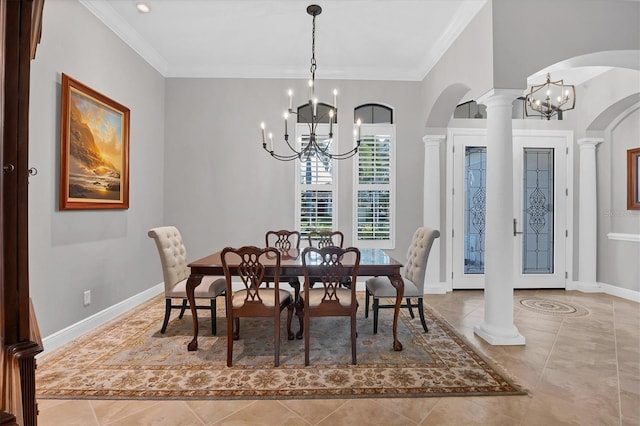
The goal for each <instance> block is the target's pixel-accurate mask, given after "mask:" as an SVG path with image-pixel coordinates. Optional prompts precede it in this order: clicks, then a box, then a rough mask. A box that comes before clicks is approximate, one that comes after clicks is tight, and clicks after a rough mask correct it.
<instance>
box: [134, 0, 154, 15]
mask: <svg viewBox="0 0 640 426" xmlns="http://www.w3.org/2000/svg"><path fill="white" fill-rule="evenodd" d="M136 8H137V9H138V12H140V13H149V12H151V6H149V3H146V2H143V1H139V2H137V3H136Z"/></svg>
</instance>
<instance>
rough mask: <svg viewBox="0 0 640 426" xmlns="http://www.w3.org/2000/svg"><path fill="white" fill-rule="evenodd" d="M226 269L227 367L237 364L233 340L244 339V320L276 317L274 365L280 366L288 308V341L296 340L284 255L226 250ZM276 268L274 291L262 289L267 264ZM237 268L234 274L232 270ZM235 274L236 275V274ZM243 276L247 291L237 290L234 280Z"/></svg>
mask: <svg viewBox="0 0 640 426" xmlns="http://www.w3.org/2000/svg"><path fill="white" fill-rule="evenodd" d="M221 257H222V269H223V270H224V276H225V278H226V282H227V286H226V291H227V366H228V367H231V365H232V363H233V341H234V340H238V339H239V338H240V318H241V317H272V318H273V346H274V354H273V356H274V365H275V366H276V367H277V366H278V365H280V314H281V312H282V311H283V310H284V309H285V308H287V338H288V339H289V340H293V338H294V336H293V333H292V332H291V319H292V318H293V307H294V305H293V303H294V301H293V297H292V296H291V293H289V292H288V291H286V290H281V289H280V252H279V251H278V250H277V249H275V248H273V247H267V248H259V247H255V246H244V247H240V248H232V247H226V248H225V249H223V250H222V253H221ZM268 258H269V259H270V264H272V265H273V267H274V271H275V272H274V275H273V288H266V287H261V284H262V283H263V282H264V277H265V265H264V263H263V262H265V260H266V259H268ZM231 268H233V271H231ZM232 272H233V273H232ZM233 276H238V277H240V280H241V281H242V284H243V288H242V289H240V290H236V291H233V288H232V278H233Z"/></svg>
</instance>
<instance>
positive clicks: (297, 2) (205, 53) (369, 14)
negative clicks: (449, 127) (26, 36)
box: [80, 0, 486, 81]
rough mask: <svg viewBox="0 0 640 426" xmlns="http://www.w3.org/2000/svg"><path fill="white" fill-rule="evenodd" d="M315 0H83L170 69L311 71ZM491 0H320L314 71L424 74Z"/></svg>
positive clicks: (323, 74) (193, 73) (268, 73)
mask: <svg viewBox="0 0 640 426" xmlns="http://www.w3.org/2000/svg"><path fill="white" fill-rule="evenodd" d="M312 2H313V0H304V1H302V0H147V1H145V3H147V4H148V5H149V6H150V7H151V12H150V13H147V14H143V13H140V12H138V11H137V9H136V3H137V1H136V0H80V3H82V4H83V5H84V6H85V7H87V9H89V10H90V11H91V12H92V13H93V14H94V15H96V16H97V17H98V18H99V19H100V20H101V21H102V22H104V24H105V25H107V26H108V27H109V28H111V29H112V30H113V31H114V32H115V33H116V34H117V35H118V36H119V37H120V38H122V40H124V41H125V42H126V43H127V44H128V45H129V46H131V47H132V48H133V49H134V50H135V51H136V52H137V53H138V54H140V56H142V57H143V58H144V59H145V60H146V61H147V62H148V63H149V64H151V65H152V66H153V67H154V68H155V69H157V70H158V71H159V72H160V73H161V74H162V75H163V76H165V77H218V78H224V77H233V78H239V77H245V78H309V75H310V71H309V68H310V60H311V28H312V17H311V16H310V15H308V14H307V12H306V8H307V6H308V5H309V4H312ZM485 2H486V0H321V1H318V2H317V4H319V5H320V6H321V7H322V9H323V10H322V13H321V14H320V15H319V16H317V18H316V55H315V56H316V61H317V71H316V77H317V78H321V79H358V80H407V81H420V80H422V79H423V78H424V76H425V75H426V74H427V73H428V71H429V70H430V69H431V68H432V67H433V65H435V64H436V63H437V61H438V59H439V58H440V57H441V56H442V54H443V53H444V52H445V51H446V50H447V48H448V47H449V46H450V45H451V43H452V42H453V41H454V40H455V39H456V37H457V36H458V34H460V33H461V32H462V30H463V29H464V28H465V27H466V25H467V24H468V23H469V22H470V21H471V19H473V17H474V16H475V15H476V14H477V12H478V11H479V10H480V9H481V8H482V6H483V5H484V4H485Z"/></svg>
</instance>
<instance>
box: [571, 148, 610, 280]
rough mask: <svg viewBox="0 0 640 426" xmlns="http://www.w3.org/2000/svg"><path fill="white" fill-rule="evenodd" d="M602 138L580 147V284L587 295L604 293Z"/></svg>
mask: <svg viewBox="0 0 640 426" xmlns="http://www.w3.org/2000/svg"><path fill="white" fill-rule="evenodd" d="M603 140H604V139H602V138H583V139H578V146H579V147H580V172H579V173H580V174H579V180H580V184H579V185H580V189H579V201H578V238H579V245H578V247H579V248H578V251H579V253H578V280H579V281H578V283H577V289H578V290H580V291H584V292H601V291H602V289H601V288H600V285H599V284H598V282H597V279H596V264H597V255H598V253H597V248H598V210H597V208H598V205H597V181H596V146H597V145H598V144H599V143H600V142H602V141H603Z"/></svg>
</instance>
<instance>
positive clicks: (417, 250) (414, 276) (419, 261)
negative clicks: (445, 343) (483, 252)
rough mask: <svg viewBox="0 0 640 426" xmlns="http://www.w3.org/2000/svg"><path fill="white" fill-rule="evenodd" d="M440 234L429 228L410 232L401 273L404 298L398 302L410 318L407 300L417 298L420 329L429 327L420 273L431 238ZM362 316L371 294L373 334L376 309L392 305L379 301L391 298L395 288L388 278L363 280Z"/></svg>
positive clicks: (432, 239)
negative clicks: (425, 317)
mask: <svg viewBox="0 0 640 426" xmlns="http://www.w3.org/2000/svg"><path fill="white" fill-rule="evenodd" d="M439 236H440V231H437V230H435V229H431V228H418V229H416V231H415V232H414V234H413V238H412V239H411V245H410V246H409V249H408V250H407V263H406V265H405V266H404V271H403V274H402V277H403V280H404V297H405V300H406V301H407V303H406V304H403V305H400V307H402V308H407V309H409V315H410V316H411V318H414V315H413V309H412V307H413V306H415V305H412V303H411V299H417V302H418V303H417V308H418V314H419V315H420V322H421V323H422V328H423V329H424V332H425V333H426V332H428V331H429V328H428V327H427V323H426V321H425V319H424V307H423V303H422V299H423V297H424V275H425V271H426V269H427V260H429V252H430V251H431V246H432V245H433V241H434V240H435V239H436V238H438V237H439ZM365 286H366V298H365V313H364V316H365V318H366V317H368V316H369V298H370V297H373V334H376V333H377V332H378V310H379V309H380V308H395V305H392V304H385V305H381V304H380V299H387V298H395V297H396V289H395V288H394V287H393V285H391V281H389V277H373V278H369V279H368V280H367V281H366V285H365Z"/></svg>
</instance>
